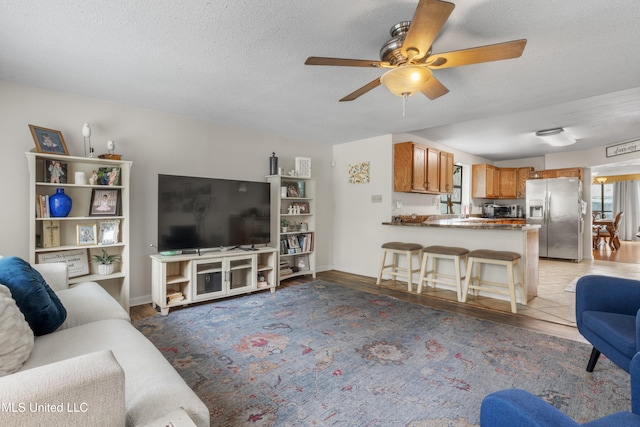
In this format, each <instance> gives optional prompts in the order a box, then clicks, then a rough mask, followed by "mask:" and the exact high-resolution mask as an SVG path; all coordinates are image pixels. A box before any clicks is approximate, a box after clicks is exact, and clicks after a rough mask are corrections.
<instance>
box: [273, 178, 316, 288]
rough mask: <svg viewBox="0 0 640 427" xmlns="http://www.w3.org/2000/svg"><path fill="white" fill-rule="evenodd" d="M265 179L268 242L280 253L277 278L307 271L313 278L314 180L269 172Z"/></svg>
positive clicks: (287, 277)
mask: <svg viewBox="0 0 640 427" xmlns="http://www.w3.org/2000/svg"><path fill="white" fill-rule="evenodd" d="M267 180H268V181H269V183H270V184H271V245H272V246H273V247H275V248H277V249H278V253H279V257H278V258H279V262H278V264H279V265H280V269H279V275H278V276H279V281H282V280H285V279H289V278H292V277H296V276H303V275H308V274H310V275H312V276H313V277H314V278H315V277H316V254H315V240H316V239H315V237H316V236H315V227H316V220H315V212H316V206H315V197H316V180H315V179H314V178H302V177H294V176H282V175H270V176H268V177H267ZM285 224H286V226H285ZM283 227H286V229H283Z"/></svg>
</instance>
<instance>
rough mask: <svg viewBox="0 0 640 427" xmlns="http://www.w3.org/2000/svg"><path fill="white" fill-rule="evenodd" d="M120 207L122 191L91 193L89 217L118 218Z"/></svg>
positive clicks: (96, 191)
mask: <svg viewBox="0 0 640 427" xmlns="http://www.w3.org/2000/svg"><path fill="white" fill-rule="evenodd" d="M119 205H120V189H117V190H101V189H97V188H94V189H93V190H92V191H91V206H90V208H89V216H117V215H118V208H119Z"/></svg>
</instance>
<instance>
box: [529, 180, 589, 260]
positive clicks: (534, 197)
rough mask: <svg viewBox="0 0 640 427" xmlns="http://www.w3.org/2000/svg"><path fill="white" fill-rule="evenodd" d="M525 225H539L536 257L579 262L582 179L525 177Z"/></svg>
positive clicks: (581, 221) (582, 226)
mask: <svg viewBox="0 0 640 427" xmlns="http://www.w3.org/2000/svg"><path fill="white" fill-rule="evenodd" d="M526 194H527V205H526V211H527V212H526V218H527V224H539V225H540V226H541V227H540V256H541V257H545V258H559V259H570V260H575V261H581V260H582V256H583V244H584V236H583V233H584V213H585V209H586V204H585V203H584V202H583V200H582V182H581V181H580V180H579V179H577V178H549V179H530V180H527V193H526Z"/></svg>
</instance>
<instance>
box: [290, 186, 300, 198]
mask: <svg viewBox="0 0 640 427" xmlns="http://www.w3.org/2000/svg"><path fill="white" fill-rule="evenodd" d="M287 197H300V193H299V191H298V186H297V185H296V184H294V183H289V184H287Z"/></svg>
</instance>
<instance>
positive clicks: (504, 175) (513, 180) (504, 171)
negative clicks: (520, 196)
mask: <svg viewBox="0 0 640 427" xmlns="http://www.w3.org/2000/svg"><path fill="white" fill-rule="evenodd" d="M517 185H518V169H517V168H500V185H499V187H500V198H501V199H515V198H516V192H517Z"/></svg>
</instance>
